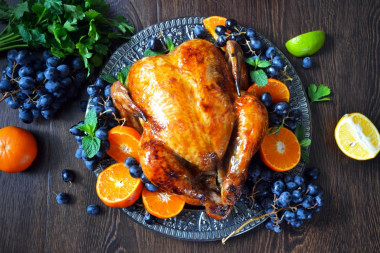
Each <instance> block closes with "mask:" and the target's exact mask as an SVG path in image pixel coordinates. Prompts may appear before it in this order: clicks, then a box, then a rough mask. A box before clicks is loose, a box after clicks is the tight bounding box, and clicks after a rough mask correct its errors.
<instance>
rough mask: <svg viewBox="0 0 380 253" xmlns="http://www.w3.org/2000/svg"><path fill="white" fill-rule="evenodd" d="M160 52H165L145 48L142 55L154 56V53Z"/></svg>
mask: <svg viewBox="0 0 380 253" xmlns="http://www.w3.org/2000/svg"><path fill="white" fill-rule="evenodd" d="M161 54H165V52H161V51H160V52H156V51H152V50H150V49H149V48H148V49H147V50H145V52H144V57H146V56H155V55H161Z"/></svg>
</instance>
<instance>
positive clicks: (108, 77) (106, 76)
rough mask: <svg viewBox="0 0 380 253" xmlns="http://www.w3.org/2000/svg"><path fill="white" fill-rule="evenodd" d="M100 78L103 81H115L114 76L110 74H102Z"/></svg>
mask: <svg viewBox="0 0 380 253" xmlns="http://www.w3.org/2000/svg"><path fill="white" fill-rule="evenodd" d="M102 79H103V80H104V81H106V82H107V83H114V82H116V81H117V79H116V78H115V77H113V76H111V75H110V74H105V75H102Z"/></svg>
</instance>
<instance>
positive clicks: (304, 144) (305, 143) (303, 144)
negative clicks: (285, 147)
mask: <svg viewBox="0 0 380 253" xmlns="http://www.w3.org/2000/svg"><path fill="white" fill-rule="evenodd" d="M310 144H311V140H310V139H309V138H305V139H303V140H302V141H300V146H301V147H303V148H304V147H308V146H310Z"/></svg>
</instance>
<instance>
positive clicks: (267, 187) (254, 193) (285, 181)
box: [239, 161, 323, 232]
mask: <svg viewBox="0 0 380 253" xmlns="http://www.w3.org/2000/svg"><path fill="white" fill-rule="evenodd" d="M319 173H320V172H319V169H318V168H315V167H311V168H308V169H306V170H305V173H304V175H303V176H300V175H295V176H293V175H291V174H288V173H273V172H272V171H270V170H269V169H268V168H266V167H265V166H264V165H262V164H261V163H260V161H255V162H253V163H251V167H250V169H249V174H248V179H247V181H246V184H245V186H244V188H243V194H242V197H241V198H240V200H239V201H242V202H244V203H245V205H247V206H248V207H250V208H253V207H254V206H256V207H261V208H262V209H263V210H264V211H265V216H268V217H269V218H270V219H269V220H268V221H267V222H266V224H265V227H266V228H267V229H269V230H273V231H275V232H281V227H280V224H282V223H283V222H284V221H286V223H288V224H289V225H290V226H292V227H300V226H301V225H302V224H303V223H304V222H305V221H306V220H309V219H311V218H312V215H313V214H314V212H319V211H320V210H321V207H322V206H323V192H322V189H321V188H320V187H319V186H317V185H316V184H315V180H317V179H318V177H319Z"/></svg>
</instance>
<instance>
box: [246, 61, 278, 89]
mask: <svg viewBox="0 0 380 253" xmlns="http://www.w3.org/2000/svg"><path fill="white" fill-rule="evenodd" d="M245 62H246V63H248V64H249V65H251V66H253V67H255V69H254V70H252V71H251V72H250V73H249V75H250V76H251V79H252V81H254V82H255V83H257V85H258V86H265V85H267V83H268V76H267V74H266V73H265V71H264V70H262V68H267V67H269V66H271V65H272V63H271V62H270V61H265V60H260V59H259V57H256V58H253V57H251V58H246V59H245ZM258 68H260V69H258Z"/></svg>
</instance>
